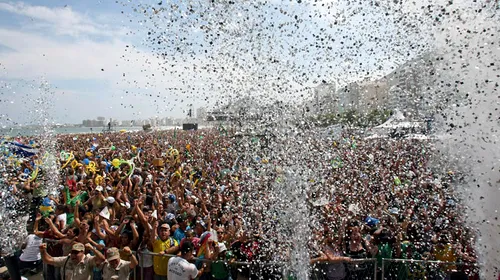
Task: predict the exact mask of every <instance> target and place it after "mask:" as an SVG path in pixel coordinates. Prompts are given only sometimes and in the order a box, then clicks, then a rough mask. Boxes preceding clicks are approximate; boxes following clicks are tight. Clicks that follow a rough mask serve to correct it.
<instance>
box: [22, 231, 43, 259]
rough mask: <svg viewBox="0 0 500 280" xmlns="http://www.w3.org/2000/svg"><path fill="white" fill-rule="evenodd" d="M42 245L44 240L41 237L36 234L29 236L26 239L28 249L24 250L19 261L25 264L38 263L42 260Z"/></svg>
mask: <svg viewBox="0 0 500 280" xmlns="http://www.w3.org/2000/svg"><path fill="white" fill-rule="evenodd" d="M40 245H42V239H41V238H40V237H38V236H36V235H34V234H30V235H28V238H27V239H26V248H24V250H23V253H22V254H21V256H20V257H19V259H20V260H21V261H23V262H36V261H38V260H41V259H42V256H41V255H40V248H39V247H40Z"/></svg>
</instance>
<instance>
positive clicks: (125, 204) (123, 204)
mask: <svg viewBox="0 0 500 280" xmlns="http://www.w3.org/2000/svg"><path fill="white" fill-rule="evenodd" d="M120 205H121V206H122V207H125V208H127V209H130V203H128V202H125V203H120Z"/></svg>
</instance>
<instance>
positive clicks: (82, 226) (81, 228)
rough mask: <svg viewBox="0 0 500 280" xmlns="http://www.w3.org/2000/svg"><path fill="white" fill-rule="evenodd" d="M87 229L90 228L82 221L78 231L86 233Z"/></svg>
mask: <svg viewBox="0 0 500 280" xmlns="http://www.w3.org/2000/svg"><path fill="white" fill-rule="evenodd" d="M89 228H90V227H89V224H88V222H87V221H82V222H81V223H80V230H82V231H87V230H89Z"/></svg>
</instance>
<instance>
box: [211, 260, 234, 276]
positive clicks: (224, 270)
mask: <svg viewBox="0 0 500 280" xmlns="http://www.w3.org/2000/svg"><path fill="white" fill-rule="evenodd" d="M210 271H211V273H212V277H213V278H215V279H226V278H227V277H228V276H229V268H228V266H227V264H226V263H225V262H224V261H223V260H218V261H214V262H212V265H211V266H210Z"/></svg>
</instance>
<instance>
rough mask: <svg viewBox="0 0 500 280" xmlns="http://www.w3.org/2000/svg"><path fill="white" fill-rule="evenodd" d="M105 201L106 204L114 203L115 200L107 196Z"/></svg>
mask: <svg viewBox="0 0 500 280" xmlns="http://www.w3.org/2000/svg"><path fill="white" fill-rule="evenodd" d="M106 201H107V202H108V203H115V198H114V197H112V196H108V197H106Z"/></svg>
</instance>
